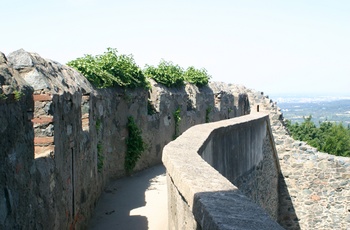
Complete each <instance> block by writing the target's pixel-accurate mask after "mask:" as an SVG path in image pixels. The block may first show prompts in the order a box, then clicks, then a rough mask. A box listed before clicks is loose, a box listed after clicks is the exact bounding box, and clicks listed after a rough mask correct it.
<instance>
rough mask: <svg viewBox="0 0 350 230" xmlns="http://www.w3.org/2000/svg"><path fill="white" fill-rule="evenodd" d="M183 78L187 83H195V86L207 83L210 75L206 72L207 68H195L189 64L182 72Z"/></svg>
mask: <svg viewBox="0 0 350 230" xmlns="http://www.w3.org/2000/svg"><path fill="white" fill-rule="evenodd" d="M184 78H185V80H186V81H188V82H189V83H192V84H195V85H196V86H198V87H200V86H204V85H208V83H209V79H210V78H211V76H210V75H209V74H208V72H207V70H206V69H204V68H202V69H196V68H194V67H193V66H190V67H188V68H187V70H186V71H185V73H184Z"/></svg>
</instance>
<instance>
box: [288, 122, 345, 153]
mask: <svg viewBox="0 0 350 230" xmlns="http://www.w3.org/2000/svg"><path fill="white" fill-rule="evenodd" d="M311 118H312V117H311V116H309V117H306V118H304V122H303V123H301V124H299V123H295V124H292V123H291V122H290V121H287V122H286V126H287V128H288V129H289V131H290V133H291V135H292V137H293V138H294V139H297V140H301V141H305V142H307V143H308V144H309V145H311V146H313V147H315V148H317V150H319V151H322V152H326V153H330V154H333V155H337V156H347V157H350V129H349V128H345V127H344V126H343V125H342V124H341V123H339V124H336V123H331V122H329V121H326V122H321V123H320V125H319V127H317V126H316V125H315V124H314V123H313V122H312V121H311Z"/></svg>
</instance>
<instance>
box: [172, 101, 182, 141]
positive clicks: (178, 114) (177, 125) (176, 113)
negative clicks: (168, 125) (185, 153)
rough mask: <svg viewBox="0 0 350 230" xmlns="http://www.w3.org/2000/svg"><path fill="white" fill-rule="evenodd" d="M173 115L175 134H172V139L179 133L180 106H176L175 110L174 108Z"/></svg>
mask: <svg viewBox="0 0 350 230" xmlns="http://www.w3.org/2000/svg"><path fill="white" fill-rule="evenodd" d="M173 116H174V121H175V134H174V137H173V139H174V140H175V139H176V138H177V137H178V136H179V134H180V130H179V126H180V121H181V110H180V108H177V110H175V112H174V113H173Z"/></svg>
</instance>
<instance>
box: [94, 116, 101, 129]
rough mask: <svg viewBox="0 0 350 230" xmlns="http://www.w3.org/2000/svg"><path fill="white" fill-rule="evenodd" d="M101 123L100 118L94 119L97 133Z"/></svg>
mask: <svg viewBox="0 0 350 230" xmlns="http://www.w3.org/2000/svg"><path fill="white" fill-rule="evenodd" d="M101 124H102V121H101V119H99V118H98V119H97V120H96V124H95V127H96V132H97V133H99V132H100V129H101Z"/></svg>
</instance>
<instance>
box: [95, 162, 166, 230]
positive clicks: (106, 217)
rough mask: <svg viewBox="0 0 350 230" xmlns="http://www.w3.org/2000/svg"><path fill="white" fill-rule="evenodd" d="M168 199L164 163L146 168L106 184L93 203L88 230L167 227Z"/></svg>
mask: <svg viewBox="0 0 350 230" xmlns="http://www.w3.org/2000/svg"><path fill="white" fill-rule="evenodd" d="M167 202H168V201H167V186H166V176H165V168H164V166H163V165H159V166H155V167H152V168H149V169H146V170H144V171H142V172H139V173H137V174H135V175H133V176H130V177H126V178H122V179H118V180H116V181H113V182H112V183H111V184H110V185H109V186H107V188H106V189H105V191H104V192H103V193H102V195H101V198H100V200H99V202H98V204H97V206H96V209H95V213H94V215H93V217H92V219H91V221H90V226H89V229H91V230H109V229H121V230H124V229H126V230H128V229H130V230H139V229H140V230H146V229H151V230H158V229H159V230H163V229H167V225H168V209H167Z"/></svg>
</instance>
